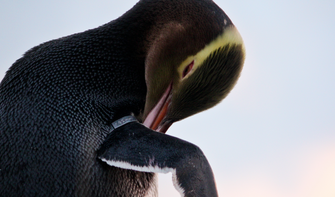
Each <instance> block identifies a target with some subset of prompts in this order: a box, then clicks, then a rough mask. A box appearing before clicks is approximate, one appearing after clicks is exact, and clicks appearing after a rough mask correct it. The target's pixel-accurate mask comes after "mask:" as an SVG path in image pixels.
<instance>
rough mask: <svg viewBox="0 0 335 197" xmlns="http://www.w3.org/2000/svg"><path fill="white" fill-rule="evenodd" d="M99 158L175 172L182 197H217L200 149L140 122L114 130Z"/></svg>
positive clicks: (148, 169) (121, 165)
mask: <svg viewBox="0 0 335 197" xmlns="http://www.w3.org/2000/svg"><path fill="white" fill-rule="evenodd" d="M98 157H99V159H101V160H102V161H103V162H106V163H107V164H108V165H110V166H115V167H119V168H124V169H129V170H136V171H142V172H154V173H157V172H159V173H168V172H172V175H173V183H174V186H175V188H176V189H177V190H178V192H180V194H181V196H210V197H214V196H217V191H216V186H215V180H214V176H213V172H212V169H211V167H210V165H209V163H208V161H207V159H206V157H205V155H204V154H203V153H202V151H201V150H200V149H199V148H198V147H197V146H195V145H193V144H191V143H189V142H186V141H184V140H181V139H178V138H176V137H172V136H169V135H166V134H163V133H159V132H156V131H153V130H151V129H148V128H147V127H145V126H143V125H142V124H140V123H137V122H132V123H128V124H126V125H124V126H122V127H119V128H117V129H115V130H113V131H112V132H111V133H110V134H109V135H108V137H107V139H106V140H105V141H104V143H103V144H102V146H101V147H100V149H99V150H98Z"/></svg>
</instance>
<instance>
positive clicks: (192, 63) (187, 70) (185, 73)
mask: <svg viewBox="0 0 335 197" xmlns="http://www.w3.org/2000/svg"><path fill="white" fill-rule="evenodd" d="M193 65H194V61H192V62H191V63H190V64H189V65H188V66H186V68H185V69H184V71H183V76H182V78H184V77H185V76H186V75H187V74H188V73H189V72H190V71H191V70H192V68H193Z"/></svg>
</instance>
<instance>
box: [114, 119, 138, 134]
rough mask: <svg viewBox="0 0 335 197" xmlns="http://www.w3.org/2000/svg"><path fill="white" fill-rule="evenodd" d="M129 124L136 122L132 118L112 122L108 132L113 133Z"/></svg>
mask: <svg viewBox="0 0 335 197" xmlns="http://www.w3.org/2000/svg"><path fill="white" fill-rule="evenodd" d="M131 122H138V120H137V119H136V118H135V117H134V116H124V117H122V118H120V119H117V120H116V121H114V122H112V128H111V129H110V131H113V130H115V129H117V128H119V127H122V126H123V125H125V124H128V123H131Z"/></svg>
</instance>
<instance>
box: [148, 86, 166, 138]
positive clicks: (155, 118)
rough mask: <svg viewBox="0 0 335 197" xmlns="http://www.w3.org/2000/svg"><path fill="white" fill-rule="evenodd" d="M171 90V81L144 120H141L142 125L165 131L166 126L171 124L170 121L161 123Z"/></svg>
mask: <svg viewBox="0 0 335 197" xmlns="http://www.w3.org/2000/svg"><path fill="white" fill-rule="evenodd" d="M171 90H172V83H171V84H170V85H169V87H168V88H167V89H166V90H165V92H164V94H163V96H162V97H161V98H160V99H159V101H158V103H157V104H156V106H155V107H154V108H153V109H152V110H151V111H150V113H149V114H148V116H147V117H146V119H145V120H144V122H143V125H144V126H146V127H148V128H150V129H152V130H156V131H158V132H161V133H165V132H166V131H167V130H168V128H169V127H170V126H171V125H172V123H170V122H164V123H163V124H161V123H162V120H163V119H164V117H165V116H166V113H167V111H168V107H169V104H170V102H171Z"/></svg>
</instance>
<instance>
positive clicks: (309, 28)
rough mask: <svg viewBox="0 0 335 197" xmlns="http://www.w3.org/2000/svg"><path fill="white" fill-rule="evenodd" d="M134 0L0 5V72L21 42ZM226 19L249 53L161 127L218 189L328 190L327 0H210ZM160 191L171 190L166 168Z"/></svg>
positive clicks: (290, 193) (111, 15)
mask: <svg viewBox="0 0 335 197" xmlns="http://www.w3.org/2000/svg"><path fill="white" fill-rule="evenodd" d="M136 2H137V1H136V0H123V1H116V0H114V1H113V0H109V1H107V0H98V1H93V0H91V1H89V0H80V1H79V0H76V1H72V0H66V1H65V0H59V1H42V0H31V1H9V0H1V3H0V79H2V78H3V76H4V74H5V72H6V70H7V69H8V68H9V67H10V66H11V64H12V63H13V62H14V61H15V60H16V59H18V58H20V57H21V55H22V54H23V53H24V52H25V51H27V50H28V49H30V48H32V47H33V46H36V45H38V44H40V43H42V42H45V41H48V40H51V39H55V38H59V37H62V36H66V35H70V34H73V33H77V32H82V31H84V30H87V29H91V28H95V27H98V26H100V25H102V24H104V23H107V22H109V21H111V20H113V19H116V18H117V17H118V16H120V15H121V14H123V13H124V12H125V11H127V10H128V9H130V8H131V7H132V6H133V5H134V4H135V3H136ZM215 2H216V3H217V4H218V5H219V6H220V7H221V8H222V9H223V10H224V11H225V12H226V13H227V14H228V16H229V17H230V18H231V20H232V21H233V22H234V23H235V25H236V27H237V28H238V30H239V31H240V33H241V35H242V37H243V39H244V41H245V45H246V51H247V58H246V62H245V66H244V70H243V72H242V75H241V78H240V80H239V81H238V83H237V85H236V87H235V89H233V91H232V92H231V93H230V95H228V97H227V98H226V99H225V100H224V101H223V102H222V103H220V104H219V105H218V106H216V107H214V108H212V109H210V110H207V111H206V112H203V113H200V114H197V115H194V116H192V117H190V118H188V119H186V120H183V121H181V122H179V123H176V124H174V125H173V126H172V127H171V128H170V129H169V131H168V134H170V135H173V136H177V137H179V138H182V139H184V140H187V141H189V142H192V143H194V144H196V145H198V146H199V147H200V148H201V149H202V150H203V152H204V153H205V155H206V156H207V158H208V160H209V162H210V164H211V166H212V169H213V171H214V175H215V178H216V183H217V188H218V191H219V194H220V196H226V197H284V196H285V197H334V196H335V104H334V101H335V77H334V74H335V55H334V45H335V39H334V35H335V12H334V8H335V1H331V0H328V1H326V0H319V1H316V0H314V1H308V0H305V1H299V0H281V1H279V0H272V1H264V0H263V1H262V0H253V1H243V0H234V1H232V0H231V1H229V0H225V1H224V0H217V1H215ZM159 184H160V185H159V190H160V196H162V197H169V196H178V193H177V192H176V191H175V190H174V188H173V186H172V181H171V175H165V176H160V181H159Z"/></svg>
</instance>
